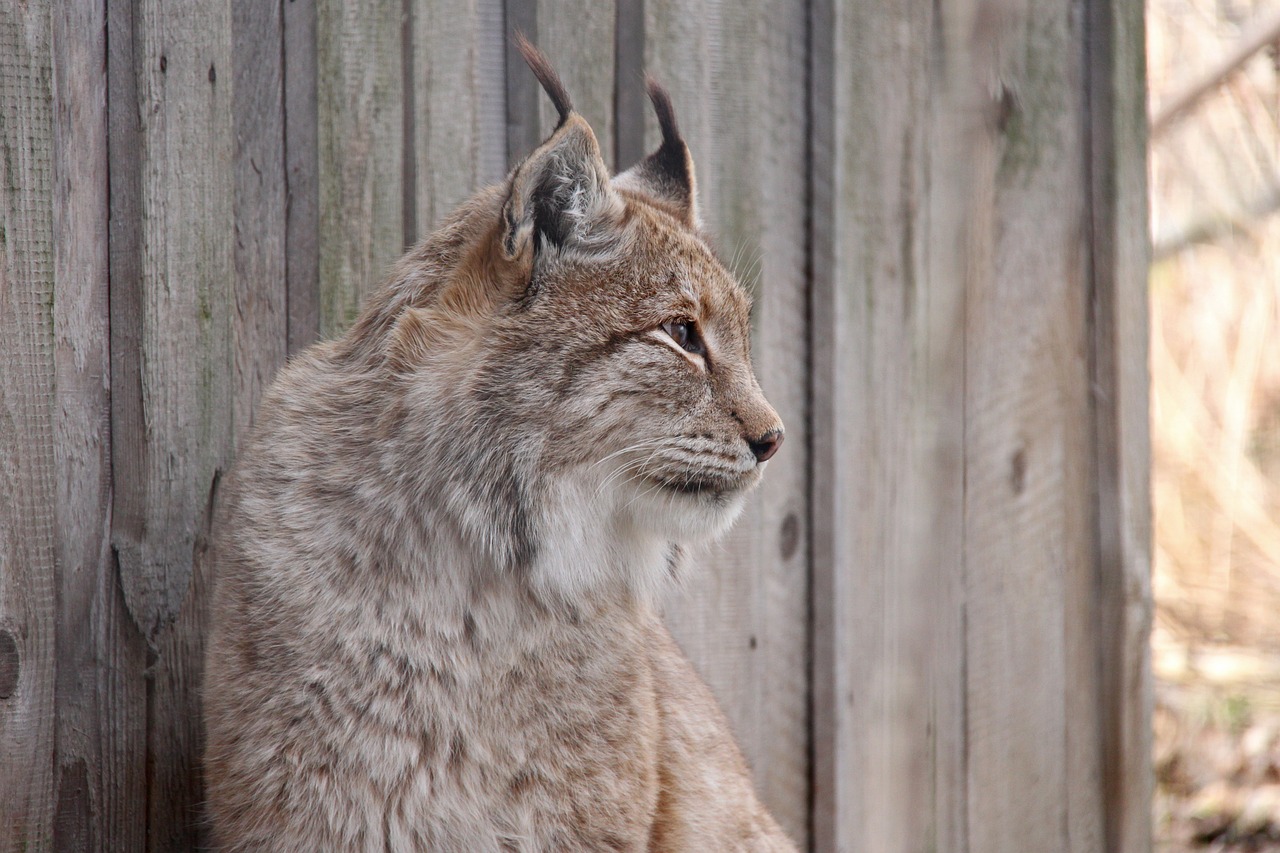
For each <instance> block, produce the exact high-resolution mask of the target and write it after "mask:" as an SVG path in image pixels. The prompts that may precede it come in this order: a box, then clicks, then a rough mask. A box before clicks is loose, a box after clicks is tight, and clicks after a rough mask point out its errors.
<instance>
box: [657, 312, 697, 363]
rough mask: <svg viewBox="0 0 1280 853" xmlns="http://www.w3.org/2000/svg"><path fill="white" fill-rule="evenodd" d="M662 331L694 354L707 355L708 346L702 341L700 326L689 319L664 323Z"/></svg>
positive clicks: (686, 350)
mask: <svg viewBox="0 0 1280 853" xmlns="http://www.w3.org/2000/svg"><path fill="white" fill-rule="evenodd" d="M662 331H664V332H666V333H667V336H668V337H670V338H671V340H673V341H675V342H676V346H678V347H680V349H682V350H684V351H685V352H690V353H693V354H694V355H706V354H707V348H706V347H705V346H704V345H703V343H702V336H701V335H699V334H698V328H697V326H695V325H694V324H693V323H692V322H691V321H689V320H671V321H669V322H666V323H663V324H662Z"/></svg>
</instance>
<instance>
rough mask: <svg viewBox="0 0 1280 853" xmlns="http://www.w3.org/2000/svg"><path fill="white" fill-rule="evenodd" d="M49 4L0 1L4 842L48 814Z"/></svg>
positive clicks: (51, 473) (52, 609) (30, 835)
mask: <svg viewBox="0 0 1280 853" xmlns="http://www.w3.org/2000/svg"><path fill="white" fill-rule="evenodd" d="M51 18H52V12H51V8H50V5H49V4H48V3H29V4H23V5H16V4H5V5H4V6H3V7H0V365H3V366H4V373H3V376H2V378H0V494H2V495H4V496H5V497H4V499H3V500H0V754H3V755H4V772H3V774H0V842H3V843H4V845H5V847H7V848H10V849H30V850H50V849H52V846H53V820H54V807H53V804H54V763H53V755H54V738H55V724H54V716H53V715H54V695H55V676H56V671H55V668H56V663H55V625H56V621H57V618H58V614H57V610H56V607H57V601H56V589H57V583H56V574H55V564H54V535H55V529H54V523H55V498H56V483H55V479H56V468H55V466H56V459H55V455H54V440H53V426H54V418H53V411H54V403H55V401H54V377H55V371H56V364H55V344H54V330H53V310H52V307H53V296H54V294H53V285H54V250H53V246H54V235H53V209H52V199H53V191H54V184H53V169H52V165H53V164H52V151H53V142H54V128H53V124H54V117H53V110H52V101H53V98H52V94H53V92H52V86H53V81H52V49H51V43H50V41H51V37H50V25H51Z"/></svg>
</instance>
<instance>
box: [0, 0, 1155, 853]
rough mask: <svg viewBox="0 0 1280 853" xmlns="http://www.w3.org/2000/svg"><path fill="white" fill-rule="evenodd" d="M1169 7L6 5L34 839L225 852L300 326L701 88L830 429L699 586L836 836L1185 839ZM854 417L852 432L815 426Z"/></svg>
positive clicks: (711, 155) (784, 759)
mask: <svg viewBox="0 0 1280 853" xmlns="http://www.w3.org/2000/svg"><path fill="white" fill-rule="evenodd" d="M1141 16H1142V6H1141V3H1140V2H1137V0H1076V2H1071V3H1062V2H1052V0H953V2H949V3H945V4H939V3H936V2H934V0H898V2H893V3H875V2H853V0H847V2H846V0H805V2H798V0H791V1H790V2H784V0H739V1H738V2H733V3H730V2H727V0H559V2H551V0H505V2H504V0H346V2H342V0H132V2H129V0H21V2H17V0H10V1H9V2H5V3H4V4H2V5H0V154H3V157H2V158H0V217H2V218H0V370H2V371H3V373H2V374H0V762H2V763H0V768H2V769H0V848H3V849H5V850H24V851H26V850H57V851H73V850H82V849H83V850H89V849H92V850H108V851H135V850H157V851H169V850H190V849H195V848H196V847H197V846H198V845H199V844H200V843H201V840H202V837H203V833H202V829H201V824H200V803H201V797H202V794H201V782H200V774H199V766H198V754H199V743H200V738H201V729H200V718H199V702H198V690H199V685H200V658H201V650H202V642H203V640H202V638H203V632H204V626H205V622H206V614H205V602H206V595H207V591H208V585H209V579H208V577H207V566H206V562H205V557H204V555H205V547H206V539H207V535H208V523H209V516H210V507H211V505H212V502H213V501H214V500H215V499H216V497H217V492H218V483H219V478H220V476H221V474H222V473H223V472H224V471H226V470H227V467H228V466H229V465H230V463H231V461H232V459H233V455H234V450H235V447H236V443H237V441H238V440H239V439H240V438H241V437H243V436H244V434H245V432H246V430H247V428H248V426H249V425H250V423H251V422H252V419H253V412H254V406H255V404H256V402H257V400H258V398H259V396H260V394H261V392H262V389H263V388H264V386H265V385H266V384H267V383H268V382H269V381H270V379H271V377H272V374H273V373H274V372H275V371H276V370H277V369H278V368H279V367H280V365H281V364H282V363H283V362H284V360H285V359H286V358H287V357H288V355H289V354H290V353H292V352H296V351H297V350H298V349H299V348H301V347H304V346H306V345H307V344H308V343H309V342H310V341H312V340H314V339H316V337H317V336H328V335H332V334H334V333H336V332H337V331H339V330H340V329H342V328H343V327H344V326H345V325H346V324H347V323H349V322H350V320H351V319H352V317H353V316H354V314H355V312H356V310H357V306H358V304H359V302H360V299H361V297H362V295H363V294H365V293H366V292H368V290H369V289H370V288H371V287H373V286H374V285H375V284H376V283H377V282H378V280H379V278H380V276H381V273H382V271H383V270H384V269H385V268H386V267H387V265H388V264H389V263H390V262H391V261H392V260H393V259H394V258H396V257H397V256H398V255H399V254H400V253H401V251H402V250H403V249H404V248H405V246H406V245H407V244H409V243H412V242H413V241H415V240H416V239H417V238H418V237H419V236H421V235H422V234H425V233H427V232H428V231H429V230H430V229H431V228H432V227H433V226H434V225H435V224H436V223H437V222H438V221H439V220H440V218H441V216H442V215H443V214H444V213H446V212H447V211H448V210H450V209H451V208H452V207H453V206H454V205H455V204H456V203H457V202H458V201H460V200H461V199H463V198H464V197H466V196H467V195H468V194H469V193H471V192H472V191H473V190H474V189H475V188H476V187H478V186H481V185H483V184H485V183H487V182H492V181H496V180H498V179H500V178H501V176H502V175H503V173H504V171H505V169H506V167H507V165H508V164H509V163H511V162H513V161H514V160H516V159H518V158H519V157H520V156H521V155H522V154H523V153H525V152H527V151H529V150H530V149H531V148H532V147H533V146H534V144H535V143H536V142H537V141H538V140H539V139H540V138H541V137H542V136H544V135H545V134H546V133H547V132H548V131H549V130H550V128H551V126H552V124H553V113H552V110H551V107H550V104H549V103H547V101H546V99H545V98H544V97H543V96H542V95H541V94H540V93H539V91H538V89H537V87H536V84H535V82H534V81H533V78H532V77H531V76H530V75H529V74H528V73H527V72H526V71H525V69H524V68H523V67H522V66H521V65H520V64H519V63H518V62H517V61H515V60H514V58H513V56H512V54H511V51H510V50H509V48H508V46H507V35H508V34H509V33H510V32H512V31H513V30H515V29H520V30H523V31H524V32H526V33H528V34H530V35H531V36H533V37H534V40H535V41H536V42H537V43H539V44H540V45H541V46H542V47H543V48H544V49H545V50H546V51H547V53H548V54H549V55H550V56H551V57H552V58H553V60H554V61H555V63H556V64H557V66H558V67H559V68H560V70H561V72H562V73H563V76H564V77H565V79H566V81H567V83H568V86H569V89H570V90H571V92H572V93H573V97H574V99H575V102H576V103H577V104H578V106H579V108H580V110H581V111H582V112H583V113H584V114H585V115H586V117H587V118H588V120H589V121H590V122H591V124H592V125H593V126H594V128H595V130H596V132H597V134H598V135H599V137H600V140H601V143H602V147H603V149H604V151H605V153H606V158H607V159H609V160H610V161H611V162H612V163H613V164H615V165H617V166H620V167H625V166H626V165H629V164H630V163H631V162H633V161H634V160H635V159H637V158H638V156H639V155H640V153H641V151H643V150H644V149H645V148H646V146H652V145H654V144H655V142H656V140H657V130H656V127H655V125H654V123H653V121H652V119H651V118H650V117H649V116H648V115H647V108H646V105H645V104H644V102H643V99H642V89H641V85H640V77H641V72H642V69H646V68H647V69H649V70H651V71H652V72H653V73H654V74H655V75H656V76H658V77H659V79H661V80H662V81H664V82H665V83H666V84H667V86H668V87H669V88H670V89H671V91H672V93H673V95H674V99H675V102H676V106H677V109H678V111H679V113H680V118H681V123H682V125H683V127H684V130H685V135H686V136H687V137H688V139H689V141H690V143H691V146H692V148H693V151H694V156H695V160H696V162H697V165H698V169H699V178H700V190H701V200H702V204H703V208H704V210H705V212H706V216H707V219H708V220H709V224H710V226H711V230H712V231H713V232H714V233H715V234H716V235H718V240H719V245H720V246H721V249H722V253H723V255H724V256H725V257H726V258H727V259H729V261H730V262H731V265H732V267H733V269H734V270H735V271H736V272H737V274H738V275H739V276H740V277H741V279H742V280H743V281H744V282H745V283H746V285H747V286H748V287H749V288H750V289H751V290H752V291H753V292H754V293H755V295H756V299H757V311H756V316H755V323H756V328H755V333H756V340H755V354H756V359H757V363H758V372H759V374H760V377H761V382H762V385H763V386H764V388H765V391H766V393H767V394H768V395H769V397H770V399H771V400H772V401H773V403H774V405H775V406H776V407H777V408H778V410H779V412H780V413H781V414H782V417H783V418H784V420H785V421H786V423H787V426H788V431H789V432H790V434H791V436H792V439H791V440H790V441H788V442H787V446H786V448H785V449H784V450H783V451H782V454H781V455H780V456H779V458H778V460H777V461H776V462H775V463H774V464H773V465H771V466H770V470H769V473H768V477H767V478H766V483H765V485H764V487H763V488H762V489H761V491H760V492H759V494H758V496H757V497H756V498H755V500H754V501H753V503H752V504H751V507H750V510H749V512H748V514H747V516H746V518H745V519H744V520H743V521H742V522H741V523H740V524H739V526H738V527H737V529H736V532H735V533H734V534H733V535H732V536H731V537H730V538H729V539H728V540H727V542H726V543H725V544H724V545H723V547H719V548H716V549H713V550H712V551H711V552H710V553H709V554H708V555H707V556H706V558H705V560H704V561H703V565H702V571H701V574H700V575H699V576H698V577H697V578H696V580H694V581H693V582H692V584H691V585H690V587H689V588H688V589H686V590H685V591H684V592H683V594H682V595H681V596H680V597H679V598H678V599H676V600H673V601H672V603H671V605H670V609H669V618H670V620H671V622H672V624H673V626H674V627H675V629H676V631H677V633H678V635H679V637H680V639H681V641H682V643H683V644H684V646H685V648H686V649H687V650H688V651H689V653H690V654H691V656H692V657H693V658H694V660H695V662H696V663H697V665H698V667H699V669H700V670H701V671H702V672H703V673H704V675H705V676H706V677H707V679H708V680H709V682H710V683H711V685H712V687H713V689H714V690H715V692H716V693H717V695H718V696H719V697H720V699H721V701H722V703H723V704H724V705H725V707H726V709H727V711H728V713H729V715H730V717H731V718H732V721H733V723H734V725H735V727H736V730H737V733H738V735H739V738H740V740H741V742H742V744H743V746H744V749H745V750H746V752H747V753H748V755H749V758H750V760H751V762H752V764H753V765H754V767H755V773H756V779H757V783H758V786H759V788H760V790H761V792H762V794H763V796H764V798H765V799H766V800H767V802H768V803H769V805H770V806H771V807H772V808H773V810H774V811H775V812H776V814H777V815H778V817H779V819H780V820H781V822H782V823H783V824H784V826H785V827H786V828H787V829H788V830H789V831H790V832H791V833H792V835H793V836H794V837H795V838H796V839H797V840H798V841H800V842H802V844H807V845H810V846H812V847H813V848H814V849H818V850H823V851H827V850H847V851H868V853H880V852H881V851H886V853H894V851H943V853H953V851H954V853H965V851H969V853H1006V851H1007V853H1014V851H1016V853H1037V851H1058V853H1066V851H1070V852H1071V853H1083V852H1084V851H1128V853H1138V851H1145V850H1149V849H1150V833H1149V798H1150V784H1151V783H1150V780H1151V772H1150V769H1149V757H1148V752H1149V735H1148V713H1149V710H1150V684H1149V674H1148V673H1149V670H1148V665H1147V657H1146V634H1147V627H1148V622H1149V618H1150V616H1149V614H1150V594H1149V585H1148V580H1147V576H1148V575H1147V572H1148V550H1149V543H1148V526H1149V523H1148V515H1149V510H1148V499H1147V428H1146V417H1147V415H1146V374H1145V370H1146V312H1145V272H1146V245H1145V234H1146V230H1145V229H1146V219H1145V160H1144V156H1145V155H1144V150H1145V133H1146V125H1145V116H1146V111H1145V109H1144V96H1143V86H1144V73H1143V30H1142V18H1141ZM806 437H807V439H808V440H807V441H806V440H805V438H806Z"/></svg>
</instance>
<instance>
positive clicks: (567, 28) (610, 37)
mask: <svg viewBox="0 0 1280 853" xmlns="http://www.w3.org/2000/svg"><path fill="white" fill-rule="evenodd" d="M616 18H617V2H616V0H567V2H566V0H539V2H538V12H537V38H536V42H537V44H538V46H539V47H541V48H542V50H543V51H544V52H545V53H546V54H547V56H549V57H551V58H552V61H553V62H554V63H555V67H556V70H557V71H558V72H560V76H561V78H563V80H564V84H565V86H566V87H567V88H568V90H569V94H570V96H571V97H572V98H573V106H574V109H576V110H577V111H578V112H580V113H582V117H583V118H585V119H586V120H587V122H588V123H589V124H590V125H591V129H592V130H594V131H595V134H596V140H597V141H598V142H599V143H600V153H601V154H602V155H604V162H605V165H607V166H609V168H610V169H612V168H613V166H614V160H613V156H614V133H613V131H614V109H613V96H614V79H613V73H614V69H615V67H616V63H615V60H614V50H615V39H614V23H615V20H616ZM532 78H533V75H532V74H528V73H526V74H525V76H524V78H523V79H524V80H525V81H528V80H532ZM632 85H633V86H641V85H642V84H641V83H639V81H632ZM534 86H537V83H536V82H535V83H534ZM558 121H559V117H558V116H557V115H556V110H555V107H554V106H552V104H551V100H550V99H549V98H547V97H546V96H545V95H543V94H542V93H541V91H539V92H538V136H539V137H540V139H539V142H541V140H542V139H546V138H547V137H548V136H550V135H551V131H552V130H554V129H555V126H556V124H557V123H558ZM513 153H514V152H513ZM526 153H527V152H526Z"/></svg>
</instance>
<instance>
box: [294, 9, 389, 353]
mask: <svg viewBox="0 0 1280 853" xmlns="http://www.w3.org/2000/svg"><path fill="white" fill-rule="evenodd" d="M316 4H317V5H316V71H317V78H316V81H317V83H316V84H317V115H318V118H317V120H318V127H319V132H318V145H319V148H318V156H319V175H320V182H319V190H320V195H319V204H320V208H319V210H320V233H319V241H320V335H321V337H332V336H334V335H336V334H337V333H339V332H341V331H342V330H343V329H345V328H346V327H347V326H348V325H349V324H350V323H351V321H352V320H354V319H355V317H356V314H357V313H358V312H359V310H360V305H361V302H362V300H363V298H364V296H365V295H366V294H368V293H369V292H370V291H372V290H373V289H374V288H375V287H377V286H378V284H380V283H381V281H382V278H383V275H384V273H385V272H386V270H387V269H388V268H389V267H390V266H391V264H392V263H394V262H395V260H396V259H397V258H399V257H400V255H401V254H402V253H403V251H404V248H405V247H404V228H403V222H402V214H403V209H402V208H403V198H402V192H401V181H402V178H403V174H402V173H403V160H402V158H403V156H404V150H403V148H404V116H403V110H404V109H405V105H404V93H403V91H402V89H403V76H402V73H401V50H402V43H401V29H400V18H401V12H402V8H401V0H358V2H343V0H316Z"/></svg>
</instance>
